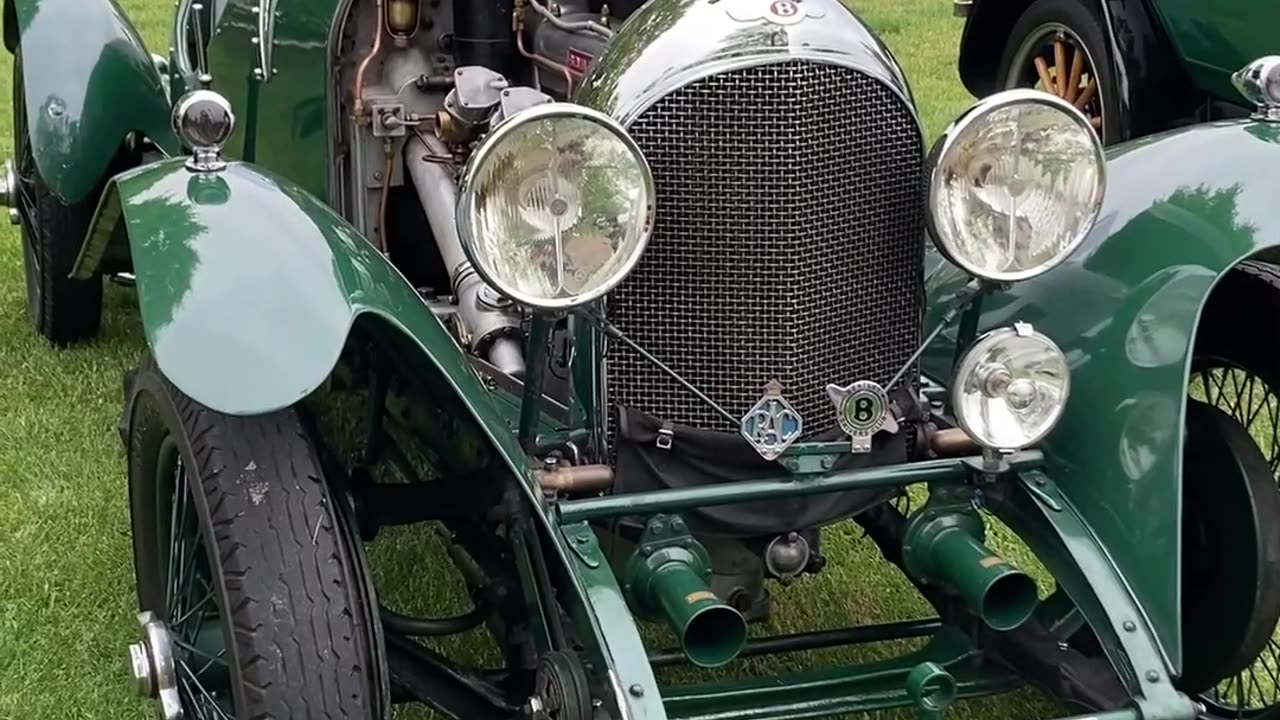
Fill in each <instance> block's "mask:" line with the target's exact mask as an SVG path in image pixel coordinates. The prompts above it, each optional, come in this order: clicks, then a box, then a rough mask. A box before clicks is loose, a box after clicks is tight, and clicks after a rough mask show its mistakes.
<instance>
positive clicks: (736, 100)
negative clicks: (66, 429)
mask: <svg viewBox="0 0 1280 720" xmlns="http://www.w3.org/2000/svg"><path fill="white" fill-rule="evenodd" d="M5 12H6V17H7V18H9V20H10V22H6V23H5V27H6V28H7V29H8V30H9V31H10V32H9V34H8V35H7V37H6V41H7V43H8V46H9V47H10V48H11V49H12V50H13V51H14V52H15V53H17V55H18V60H19V62H18V63H17V71H16V72H17V77H16V82H15V88H16V92H15V103H14V108H15V116H16V119H17V123H16V124H15V125H16V128H17V133H18V136H17V138H16V147H17V155H16V157H15V159H14V160H13V161H12V163H11V164H10V165H8V173H7V175H8V177H7V178H6V180H7V185H6V187H5V188H4V191H5V192H4V196H5V199H6V200H8V202H9V204H10V205H11V206H12V207H13V208H14V210H15V217H16V219H17V220H18V222H20V223H21V225H22V232H23V238H24V243H25V244H24V257H25V258H26V262H27V269H28V274H27V277H28V280H29V293H28V301H29V309H30V312H31V316H32V318H33V321H34V323H35V326H36V329H37V330H38V331H39V332H40V333H42V334H43V335H44V336H46V337H48V338H49V339H50V340H52V341H54V342H56V343H70V342H75V341H77V340H81V339H84V338H87V337H89V336H91V335H92V334H93V332H94V329H95V327H96V325H97V323H98V314H99V299H100V293H101V283H102V278H103V276H105V275H113V276H120V277H127V278H131V279H132V280H133V281H134V282H135V283H136V292H137V298H138V304H139V306H140V311H141V321H142V325H143V327H144V329H145V334H146V340H147V344H148V346H149V347H148V352H147V354H146V357H145V358H143V360H142V361H141V363H140V365H139V366H138V368H137V369H136V370H134V371H132V372H130V373H129V374H128V376H127V377H126V378H125V383H124V385H125V402H124V411H123V415H122V418H121V422H120V433H121V437H122V439H123V441H124V446H125V449H126V456H127V468H128V492H129V504H130V508H131V512H132V523H133V524H132V527H133V533H132V536H133V543H134V560H135V570H136V578H137V589H138V601H139V611H140V612H139V615H138V621H139V629H140V639H139V641H138V642H137V643H136V644H134V645H132V646H131V647H130V648H129V656H128V657H129V663H130V665H129V667H130V669H131V671H132V675H133V679H134V680H135V681H136V684H137V689H138V691H139V692H140V693H141V694H142V695H144V696H146V697H150V698H154V699H155V702H156V706H157V708H158V713H159V715H160V717H162V718H164V719H165V720H176V719H177V718H231V717H235V718H240V719H241V720H248V719H250V718H268V717H270V718H364V719H371V718H382V717H386V716H387V715H388V714H389V713H390V712H391V709H392V706H393V705H394V704H397V703H410V702H416V703H425V704H426V705H427V706H429V707H430V708H432V709H433V710H434V711H435V712H436V713H438V714H439V716H443V717H450V718H458V719H462V720H486V719H488V718H493V719H495V720H497V719H501V718H515V717H522V718H534V719H538V720H582V719H590V720H629V719H631V720H661V719H663V718H671V719H675V718H684V719H695V718H697V719H702V720H712V719H715V720H766V719H777V720H781V719H783V718H806V717H819V716H832V715H847V714H850V713H860V712H866V711H871V710H876V709H881V708H889V707H896V706H904V707H914V708H915V710H916V712H917V713H918V715H919V717H920V718H922V720H923V719H931V718H937V717H939V716H941V715H942V714H943V713H944V711H946V709H947V707H948V706H949V705H950V704H951V703H952V702H953V701H954V700H956V699H963V698H974V697H980V696H984V695H991V694H995V693H1000V692H1004V691H1007V690H1010V689H1012V688H1015V687H1017V686H1019V685H1020V684H1022V683H1031V684H1033V685H1036V686H1038V687H1040V688H1042V689H1044V690H1045V691H1047V692H1048V693H1049V694H1050V695H1051V696H1053V697H1055V698H1058V699H1060V700H1062V701H1064V703H1065V704H1067V705H1070V706H1072V707H1075V708H1077V710H1068V711H1065V712H1077V711H1078V712H1084V713H1091V714H1089V715H1086V716H1084V717H1089V718H1100V719H1102V720H1191V719H1192V718H1196V717H1214V718H1227V717H1249V718H1254V717H1258V718H1261V717H1264V716H1266V715H1267V714H1268V713H1274V712H1275V711H1276V708H1277V707H1278V705H1277V692H1278V688H1277V685H1278V683H1277V682H1276V675H1275V673H1276V667H1277V666H1276V659H1277V655H1276V653H1275V652H1274V651H1275V650H1276V649H1277V647H1278V646H1277V644H1276V641H1275V640H1274V639H1273V638H1274V636H1275V633H1276V624H1277V617H1278V616H1280V587H1278V583H1280V490H1278V489H1277V483H1276V475H1275V467H1276V463H1277V461H1278V460H1280V454H1278V453H1277V447H1276V444H1277V437H1280V435H1277V433H1276V427H1277V424H1278V423H1280V417H1278V416H1280V398H1277V395H1276V392H1277V389H1280V366H1278V365H1277V358H1278V357H1280V353H1278V352H1277V348H1276V347H1275V345H1276V340H1275V338H1276V334H1275V333H1274V332H1272V331H1271V328H1269V327H1267V326H1265V325H1264V324H1263V323H1267V322H1270V321H1271V320H1272V319H1273V318H1275V317H1276V316H1277V312H1280V264H1277V263H1280V211H1278V210H1277V205H1276V199H1277V198H1278V197H1280V172H1277V167H1280V58H1269V59H1262V60H1259V61H1257V62H1254V63H1251V64H1249V65H1248V67H1246V68H1244V69H1243V70H1242V71H1240V72H1239V74H1238V75H1237V76H1236V83H1237V85H1238V86H1239V88H1240V90H1241V92H1242V93H1244V97H1246V98H1247V100H1248V101H1249V102H1250V103H1252V104H1253V105H1254V106H1255V107H1256V108H1257V110H1256V113H1255V115H1254V116H1253V117H1252V118H1250V119H1244V120H1238V121H1231V122H1221V123H1216V124H1206V125H1200V126H1196V127H1193V128H1189V129H1186V130H1183V131H1180V132H1175V133H1172V134H1166V135H1163V136H1160V137H1157V138H1148V139H1146V140H1144V141H1142V142H1139V143H1135V144H1130V145H1125V146H1121V147H1117V148H1116V149H1114V150H1113V151H1111V152H1110V153H1109V154H1107V155H1105V156H1104V153H1103V150H1102V147H1101V143H1100V142H1099V140H1098V136H1097V134H1096V133H1095V132H1094V130H1093V129H1092V128H1091V126H1090V121H1089V119H1088V118H1087V117H1086V116H1085V115H1084V114H1083V113H1081V112H1080V111H1078V110H1077V109H1075V108H1074V107H1073V106H1072V104H1070V103H1068V102H1066V101H1065V100H1062V99H1060V98H1054V97H1051V96H1049V95H1047V94H1044V93H1037V92H1034V91H1031V90H1016V89H1015V90H1011V91H1006V92H1001V93H998V94H995V95H993V96H991V97H989V98H986V99H984V100H982V101H980V102H978V103H976V104H975V105H974V106H973V107H972V108H970V109H969V110H968V111H966V112H965V113H964V114H963V115H962V116H961V117H960V118H958V119H957V120H956V122H955V123H954V124H953V125H952V126H951V127H950V128H949V129H948V130H947V132H946V133H945V134H944V136H943V137H942V138H941V139H940V140H939V141H938V142H937V144H936V145H935V147H934V149H933V151H932V152H931V153H926V148H925V147H924V139H923V135H922V131H921V127H920V124H919V122H918V117H917V113H916V109H915V105H914V102H913V99H912V95H911V92H910V90H909V88H908V84H907V80H906V78H905V77H904V75H903V73H902V72H901V70H900V68H899V66H898V64H897V63H896V62H895V60H894V58H893V56H892V55H891V54H890V53H889V52H888V51H887V50H886V49H885V47H884V46H883V45H882V44H881V43H880V42H879V41H878V40H877V38H876V35H875V34H874V33H873V32H872V31H871V30H870V29H869V28H868V27H867V26H866V25H865V24H864V23H862V22H861V21H860V20H859V19H858V18H857V17H856V16H855V15H854V14H852V13H851V12H850V11H849V10H848V9H847V8H846V7H845V6H844V5H843V4H841V3H839V2H837V1H836V0H803V1H801V0H648V1H647V2H643V3H641V2H634V1H625V0H624V1H623V2H611V3H609V5H608V6H607V7H605V6H603V5H600V4H597V3H593V2H578V1H577V0H572V1H571V2H562V3H545V2H543V0H472V1H471V2H466V3H463V2H456V3H452V2H448V1H442V0H215V1H214V2H211V3H207V4H206V3H198V2H193V1H192V0H182V1H181V2H179V4H178V12H177V14H176V25H175V27H174V33H173V51H172V54H171V56H170V57H168V58H155V57H152V56H150V55H148V54H147V53H146V52H145V51H144V49H143V45H142V43H141V42H140V41H139V38H138V36H137V34H136V33H135V32H134V30H133V29H132V27H131V26H130V24H129V23H128V21H127V20H126V19H125V17H124V15H123V14H122V13H121V12H120V10H119V8H118V7H117V6H116V5H115V3H114V2H113V0H40V1H39V2H37V1H36V0H6V3H5ZM67 38H74V40H75V41H74V42H73V43H67V42H65V40H66V39H67ZM922 179H926V181H925V182H922ZM926 236H929V237H931V238H932V242H933V244H934V245H935V246H936V248H935V249H929V243H928V241H927V240H926ZM911 486H914V487H911ZM909 488H910V489H909ZM997 522H999V523H1000V524H1001V525H1000V526H1001V527H1003V528H1005V529H1007V530H1009V531H1011V532H1012V533H1013V534H1014V535H1015V536H1016V537H1017V538H1018V539H1020V540H1021V543H1022V545H1023V548H1022V550H1021V551H1020V552H1025V555H1024V557H1025V558H1027V559H1028V563H1027V564H1028V565H1034V566H1035V567H1036V572H1038V573H1040V581H1039V582H1037V581H1036V580H1033V579H1032V577H1031V576H1029V575H1028V574H1027V573H1026V572H1024V571H1023V570H1019V569H1018V568H1016V567H1014V566H1013V565H1012V564H1011V563H1010V561H1009V560H1008V558H1007V557H1005V556H1003V555H1002V554H999V553H997V552H995V551H994V550H993V549H992V547H991V546H992V544H993V543H992V542H991V541H990V540H989V535H990V533H989V532H988V530H989V529H990V528H991V527H993V526H995V525H996V523H997ZM851 525H852V526H854V527H860V528H861V530H862V531H863V532H865V533H866V535H867V536H868V537H869V538H870V540H871V541H872V542H874V543H875V545H876V546H878V549H879V551H880V553H882V554H883V559H884V562H885V563H888V564H891V565H894V566H897V567H898V568H900V569H901V571H902V573H903V575H904V576H905V579H906V581H907V582H908V583H909V586H910V587H913V588H914V589H915V591H917V592H918V594H919V595H920V596H921V597H922V598H923V599H924V600H925V601H927V604H928V605H929V606H931V607H932V608H933V610H934V611H935V612H933V613H929V614H927V615H926V616H924V617H918V618H916V619H909V620H903V621H899V622H893V623H890V624H874V625H869V624H858V623H857V622H854V621H850V622H848V623H847V624H846V625H847V626H843V627H804V628H789V629H788V631H787V632H777V631H771V628H772V627H773V626H772V625H771V624H770V623H768V622H765V621H766V620H768V619H769V618H770V617H771V616H772V615H773V614H774V613H778V612H781V610H780V609H781V608H785V607H786V606H787V605H788V603H789V602H795V599H794V596H792V595H791V594H790V593H789V587H788V586H789V585H792V584H794V583H797V582H801V583H803V582H805V580H804V576H806V575H815V574H819V573H822V572H824V567H826V569H827V571H830V567H828V561H829V560H830V559H834V558H829V554H830V553H832V552H834V550H833V548H835V547H836V546H835V544H833V543H830V542H828V543H826V544H824V543H823V542H822V540H823V537H824V534H826V536H827V538H828V539H830V537H831V535H830V533H832V532H837V531H843V530H844V528H847V527H849V526H851ZM406 538H409V539H411V540H413V541H414V542H415V543H417V545H418V546H420V545H425V546H429V547H431V548H435V549H437V550H439V555H440V557H441V558H448V560H450V561H451V562H452V565H451V566H448V565H435V564H426V563H420V564H419V561H417V560H415V558H416V557H417V556H416V555H414V554H412V553H410V554H408V555H405V554H397V553H395V552H394V549H395V547H399V546H400V545H402V544H403V543H405V542H406ZM384 543H391V544H392V546H393V547H392V552H390V557H391V558H392V559H393V560H394V561H395V562H399V563H400V566H399V571H398V572H396V573H392V574H391V577H395V578H400V579H401V580H402V581H403V580H404V578H406V577H408V578H410V579H415V578H416V581H417V582H416V584H414V585H413V589H414V591H413V592H412V593H410V594H409V598H408V599H409V600H410V601H411V602H407V601H406V597H405V596H406V593H405V592H403V591H402V592H398V593H397V592H396V591H397V590H403V588H400V587H388V586H387V584H386V583H385V582H384V580H385V579H386V577H387V575H386V574H385V573H379V572H376V571H377V570H378V567H379V563H380V562H383V561H387V558H388V553H387V552H383V551H382V550H381V549H380V548H382V547H384V545H383V544H384ZM1006 554H1007V553H1006ZM395 558H399V559H398V560H395ZM406 558H407V559H406ZM446 569H448V572H446V571H445V570H446ZM848 577H849V581H850V582H856V580H857V576H856V575H850V576H848ZM375 580H376V582H375ZM904 585H905V584H904ZM851 589H852V588H851ZM390 598H398V600H396V601H392V600H391V599H390ZM833 605H836V603H833ZM408 607H413V608H414V609H415V612H413V613H409V612H407V609H408ZM792 617H793V618H794V617H803V615H794V616H792ZM464 639H465V641H463V640H464ZM903 640H906V641H908V642H898V641H903ZM886 642H888V643H890V644H888V645H887V646H884V647H882V648H881V649H880V650H878V651H876V652H873V653H870V654H869V655H865V656H864V657H878V658H879V659H876V660H871V661H866V662H862V663H858V664H851V663H849V662H847V661H845V660H831V658H832V657H837V658H839V657H840V656H839V655H834V656H833V655H817V656H816V657H817V658H818V660H817V661H810V662H808V663H805V664H802V665H801V666H799V667H801V668H802V669H795V668H797V665H796V664H795V663H793V662H791V661H790V660H789V659H783V660H781V661H779V662H763V661H761V660H759V659H758V658H759V657H760V656H777V655H786V654H790V653H799V652H806V651H814V650H829V649H832V648H838V647H845V646H851V645H864V644H871V643H886ZM747 658H752V660H750V661H748V660H747ZM824 658H825V659H824ZM815 662H816V664H815ZM726 668H727V669H726Z"/></svg>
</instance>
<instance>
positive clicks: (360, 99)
mask: <svg viewBox="0 0 1280 720" xmlns="http://www.w3.org/2000/svg"><path fill="white" fill-rule="evenodd" d="M376 7H377V10H375V12H376V13H377V14H378V24H377V28H378V29H377V30H376V31H375V32H374V35H373V47H372V48H370V49H369V54H368V55H366V56H365V58H364V60H361V61H360V65H359V67H357V68H356V97H355V103H356V121H357V122H359V121H360V119H361V118H363V117H364V113H365V108H364V76H365V73H366V72H367V71H368V70H369V65H371V64H372V63H373V59H374V58H376V57H377V56H378V53H380V52H382V32H383V30H382V26H383V24H384V22H385V21H384V19H383V17H382V0H377V4H376Z"/></svg>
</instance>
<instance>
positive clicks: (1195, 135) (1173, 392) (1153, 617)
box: [924, 123, 1280, 668]
mask: <svg viewBox="0 0 1280 720" xmlns="http://www.w3.org/2000/svg"><path fill="white" fill-rule="evenodd" d="M1277 168H1280V125H1274V124H1270V125H1269V124H1263V123H1223V124H1214V125H1202V126H1197V127H1194V128H1191V129H1187V130H1182V131H1178V132H1175V133H1170V134H1165V135H1162V136H1157V137H1152V138H1146V139H1143V140H1139V141H1136V142H1134V143H1129V144H1127V145H1123V146H1120V147H1118V148H1116V149H1115V150H1114V151H1112V152H1111V153H1110V158H1109V168H1108V173H1109V183H1108V191H1107V200H1106V204H1105V206H1104V208H1103V211H1102V215H1101V218H1100V220H1099V222H1098V226H1097V227H1096V228H1095V230H1094V231H1093V232H1092V233H1091V234H1090V236H1089V237H1088V238H1087V239H1086V240H1085V242H1084V244H1083V246H1082V247H1081V248H1080V249H1079V250H1078V251H1077V252H1076V253H1075V254H1074V255H1073V256H1072V258H1071V259H1070V260H1068V261H1067V262H1066V263H1065V264H1064V265H1063V266H1061V267H1059V268H1056V269H1054V270H1053V271H1051V272H1049V273H1047V274H1046V275H1044V276H1042V277H1040V278H1037V279H1035V280H1032V281H1029V282H1026V283H1020V284H1017V285H1014V286H1013V287H1012V288H1011V289H1010V290H1009V291H1008V292H1004V293H1000V294H997V295H995V296H993V297H990V298H988V299H987V301H986V303H985V304H984V306H983V310H984V312H983V315H982V320H981V324H980V326H981V327H982V328H992V327H997V326H1001V325H1007V324H1009V323H1012V322H1013V321H1015V320H1023V321H1027V322H1030V323H1032V324H1034V325H1035V326H1036V327H1037V328H1038V329H1040V330H1042V331H1044V332H1045V333H1046V334H1048V335H1049V336H1050V337H1052V338H1053V339H1054V340H1055V341H1056V342H1057V343H1058V344H1059V345H1060V346H1061V347H1062V349H1063V350H1064V351H1065V352H1066V354H1067V357H1068V360H1069V362H1070V366H1071V371H1072V393H1071V398H1070V400H1069V401H1068V405H1067V410H1066V413H1065V415H1064V417H1063V419H1062V422H1061V424H1060V425H1059V427H1058V429H1057V430H1055V431H1054V433H1053V435H1052V436H1051V437H1050V438H1049V440H1048V441H1047V442H1046V443H1045V452H1046V456H1047V457H1048V460H1049V467H1050V473H1051V475H1052V476H1054V477H1055V478H1056V479H1057V480H1058V481H1059V483H1060V485H1061V488H1062V490H1063V492H1064V493H1066V494H1067V495H1068V496H1069V497H1070V498H1071V502H1072V504H1073V505H1074V506H1075V507H1077V508H1078V509H1079V511H1080V513H1081V515H1082V516H1083V517H1084V518H1085V520H1086V521H1087V522H1088V523H1089V525H1090V526H1091V527H1092V528H1093V530H1094V532H1096V533H1097V535H1098V537H1099V538H1101V540H1102V542H1103V545H1104V546H1105V547H1106V549H1107V550H1108V552H1109V553H1110V554H1111V557H1112V559H1113V560H1114V561H1115V563H1116V566H1117V568H1118V569H1119V571H1120V572H1121V574H1122V575H1123V577H1124V579H1125V582H1126V583H1127V584H1128V586H1129V587H1130V588H1131V590H1132V591H1133V593H1134V595H1135V597H1136V598H1137V599H1138V600H1139V602H1140V603H1141V605H1142V607H1143V608H1144V610H1145V612H1146V613H1147V615H1148V618H1149V620H1150V621H1151V623H1152V626H1153V627H1154V629H1155V631H1156V633H1157V635H1158V637H1159V639H1160V641H1161V644H1162V647H1163V651H1164V652H1165V654H1166V655H1167V659H1168V660H1169V662H1170V663H1171V665H1172V666H1173V667H1175V668H1181V658H1182V644H1181V633H1180V627H1179V612H1180V600H1179V595H1180V587H1181V585H1180V578H1179V571H1180V542H1181V532H1180V528H1181V483H1182V478H1181V469H1182V418H1183V412H1184V410H1185V404H1186V383H1187V378H1188V376H1189V373H1190V362H1191V349H1192V344H1193V342H1194V339H1195V332H1196V327H1197V324H1198V322H1199V318H1200V313H1201V310H1202V309H1203V307H1204V304H1205V301H1206V300H1207V298H1208V296H1209V294H1210V292H1211V291H1212V289H1213V287H1214V286H1215V284H1216V283H1217V282H1218V281H1219V280H1220V279H1221V278H1222V277H1223V276H1224V275H1225V274H1226V273H1227V272H1228V271H1229V270H1230V269H1231V268H1232V267H1233V266H1235V265H1236V264H1237V263H1239V262H1240V261H1241V260H1243V259H1246V258H1249V257H1254V256H1258V255H1263V256H1267V253H1268V252H1269V249H1271V248H1275V247H1276V246H1277V245H1280V204H1278V203H1280V171H1277ZM1271 252H1274V251H1271ZM928 273H929V277H928V287H929V294H930V318H931V319H932V320H933V321H936V319H937V318H938V317H939V316H940V313H941V310H942V308H943V306H944V303H945V301H946V299H947V298H948V297H949V296H950V295H951V294H952V293H954V292H955V291H956V289H958V288H959V287H960V286H961V285H963V283H964V282H965V280H966V278H965V277H964V276H963V275H962V274H961V273H960V272H959V271H958V270H956V269H955V268H954V267H953V266H951V265H949V264H946V263H944V262H942V261H940V260H938V259H937V258H936V256H935V257H934V260H933V262H932V263H931V267H930V268H929V269H928ZM1243 311H1246V310H1245V309H1242V312H1243ZM1260 331H1261V332H1274V329H1273V328H1260ZM954 346H955V332H954V330H950V331H948V332H947V333H945V334H944V337H942V338H941V339H940V340H939V341H938V342H937V343H935V344H934V345H933V346H931V347H930V348H929V351H928V353H927V355H926V358H925V360H924V368H925V372H926V373H927V374H928V375H929V376H931V377H932V378H934V379H936V380H944V381H945V380H948V379H949V374H950V369H951V360H952V356H953V355H952V354H953V352H954Z"/></svg>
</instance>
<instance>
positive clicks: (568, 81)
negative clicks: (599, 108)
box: [514, 8, 573, 96]
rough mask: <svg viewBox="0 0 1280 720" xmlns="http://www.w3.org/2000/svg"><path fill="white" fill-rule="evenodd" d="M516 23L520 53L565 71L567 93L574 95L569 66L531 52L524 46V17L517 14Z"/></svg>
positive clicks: (517, 11) (517, 45) (550, 68)
mask: <svg viewBox="0 0 1280 720" xmlns="http://www.w3.org/2000/svg"><path fill="white" fill-rule="evenodd" d="M519 12H520V9H519V8H517V9H516V13H519ZM514 24H515V25H516V49H517V50H519V51H520V54H521V55H523V56H525V57H526V58H529V59H530V60H532V61H534V62H535V63H537V64H539V65H541V66H543V67H545V68H547V69H548V70H555V71H556V72H561V73H564V82H565V95H566V96H571V95H573V73H572V72H570V70H569V68H568V66H566V65H561V64H560V63H558V62H556V61H555V60H552V59H551V58H548V57H544V56H542V55H539V54H537V53H531V52H529V50H528V49H527V48H525V46H524V19H523V18H521V17H520V16H519V15H518V14H517V15H516V18H515V23H514Z"/></svg>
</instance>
